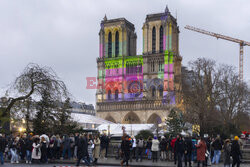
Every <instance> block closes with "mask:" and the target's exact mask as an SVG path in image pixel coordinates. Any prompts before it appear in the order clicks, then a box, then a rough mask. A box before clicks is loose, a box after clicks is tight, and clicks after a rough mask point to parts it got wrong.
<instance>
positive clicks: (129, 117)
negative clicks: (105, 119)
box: [122, 111, 141, 124]
mask: <svg viewBox="0 0 250 167" xmlns="http://www.w3.org/2000/svg"><path fill="white" fill-rule="evenodd" d="M122 123H123V124H140V123H141V121H140V118H139V117H138V115H137V114H136V113H134V112H133V111H130V112H129V113H127V114H126V115H125V117H124V118H123V121H122Z"/></svg>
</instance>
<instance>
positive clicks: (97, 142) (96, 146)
mask: <svg viewBox="0 0 250 167" xmlns="http://www.w3.org/2000/svg"><path fill="white" fill-rule="evenodd" d="M100 144H101V141H100V139H99V136H95V139H94V151H93V157H94V159H95V160H94V164H96V163H97V161H98V159H99V156H100Z"/></svg>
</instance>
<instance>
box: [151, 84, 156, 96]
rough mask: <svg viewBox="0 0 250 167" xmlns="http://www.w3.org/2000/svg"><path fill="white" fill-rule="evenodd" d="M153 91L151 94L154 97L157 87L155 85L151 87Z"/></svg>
mask: <svg viewBox="0 0 250 167" xmlns="http://www.w3.org/2000/svg"><path fill="white" fill-rule="evenodd" d="M151 91H152V92H151V93H152V94H151V95H152V97H155V87H154V86H152V87H151Z"/></svg>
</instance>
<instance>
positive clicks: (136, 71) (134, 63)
mask: <svg viewBox="0 0 250 167" xmlns="http://www.w3.org/2000/svg"><path fill="white" fill-rule="evenodd" d="M104 62H105V73H104V74H103V75H102V72H101V70H100V71H99V76H102V77H101V78H99V82H101V83H102V85H104V89H105V92H106V99H107V100H111V101H113V100H116V101H121V100H122V99H124V100H137V99H141V98H142V97H143V95H142V90H143V58H142V56H129V57H124V58H116V59H105V61H104ZM102 78H103V79H102Z"/></svg>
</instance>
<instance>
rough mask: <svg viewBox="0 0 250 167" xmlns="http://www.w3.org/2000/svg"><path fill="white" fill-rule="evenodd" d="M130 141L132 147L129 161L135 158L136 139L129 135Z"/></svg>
mask: <svg viewBox="0 0 250 167" xmlns="http://www.w3.org/2000/svg"><path fill="white" fill-rule="evenodd" d="M131 143H132V147H131V150H130V162H132V159H133V158H135V152H136V139H135V137H134V136H131Z"/></svg>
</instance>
